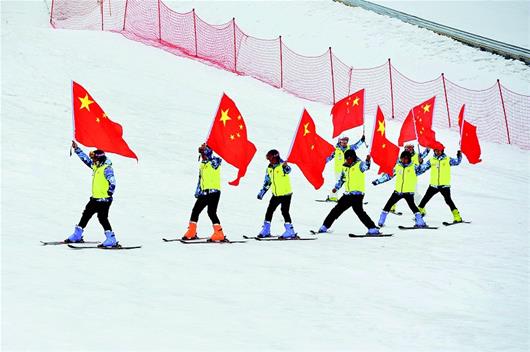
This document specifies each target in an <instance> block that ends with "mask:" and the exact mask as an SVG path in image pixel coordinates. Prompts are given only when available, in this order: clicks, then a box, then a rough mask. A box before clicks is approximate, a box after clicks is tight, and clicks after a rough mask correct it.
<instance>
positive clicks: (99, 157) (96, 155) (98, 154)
mask: <svg viewBox="0 0 530 352" xmlns="http://www.w3.org/2000/svg"><path fill="white" fill-rule="evenodd" d="M90 158H91V159H94V160H96V161H99V162H100V163H104V162H105V160H107V156H106V155H105V152H104V151H103V150H101V149H96V150H94V151H91V152H90Z"/></svg>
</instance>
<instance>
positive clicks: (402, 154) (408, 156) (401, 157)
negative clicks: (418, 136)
mask: <svg viewBox="0 0 530 352" xmlns="http://www.w3.org/2000/svg"><path fill="white" fill-rule="evenodd" d="M399 158H400V159H403V158H408V159H409V160H411V159H412V154H411V153H410V152H409V151H408V150H404V151H402V152H401V155H400V156H399Z"/></svg>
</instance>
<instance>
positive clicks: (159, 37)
mask: <svg viewBox="0 0 530 352" xmlns="http://www.w3.org/2000/svg"><path fill="white" fill-rule="evenodd" d="M158 41H159V42H162V23H161V22H160V0H158Z"/></svg>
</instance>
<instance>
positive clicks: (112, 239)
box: [98, 230, 118, 247]
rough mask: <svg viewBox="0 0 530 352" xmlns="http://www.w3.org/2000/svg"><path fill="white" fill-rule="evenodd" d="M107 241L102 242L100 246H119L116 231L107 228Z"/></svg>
mask: <svg viewBox="0 0 530 352" xmlns="http://www.w3.org/2000/svg"><path fill="white" fill-rule="evenodd" d="M105 237H106V239H105V241H103V243H102V244H100V245H99V246H98V247H118V241H116V236H114V232H112V231H110V230H107V231H105Z"/></svg>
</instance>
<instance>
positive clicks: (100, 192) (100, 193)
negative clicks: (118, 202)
mask: <svg viewBox="0 0 530 352" xmlns="http://www.w3.org/2000/svg"><path fill="white" fill-rule="evenodd" d="M108 166H109V165H108V164H103V165H101V166H96V165H95V164H92V170H93V171H94V173H93V174H92V198H96V199H101V198H108V197H109V194H108V193H107V192H108V190H109V181H107V179H106V178H105V169H106V168H107V167H108Z"/></svg>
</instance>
